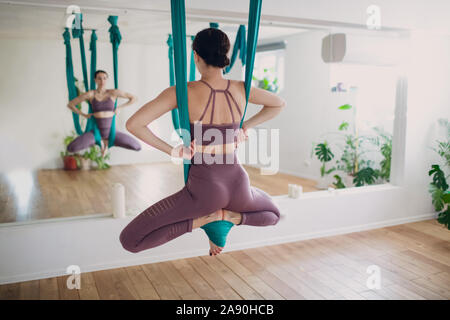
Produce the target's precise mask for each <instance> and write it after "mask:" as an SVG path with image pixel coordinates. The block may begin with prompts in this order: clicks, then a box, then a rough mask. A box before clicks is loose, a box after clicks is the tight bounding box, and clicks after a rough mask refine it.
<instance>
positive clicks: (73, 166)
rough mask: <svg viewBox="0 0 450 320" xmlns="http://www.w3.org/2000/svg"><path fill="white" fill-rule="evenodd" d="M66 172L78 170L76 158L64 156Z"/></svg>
mask: <svg viewBox="0 0 450 320" xmlns="http://www.w3.org/2000/svg"><path fill="white" fill-rule="evenodd" d="M63 161H64V170H77V169H78V166H77V159H76V158H75V156H64V158H63Z"/></svg>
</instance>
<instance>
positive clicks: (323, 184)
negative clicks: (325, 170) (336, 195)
mask: <svg viewBox="0 0 450 320" xmlns="http://www.w3.org/2000/svg"><path fill="white" fill-rule="evenodd" d="M328 180H329V179H328V177H327V176H324V177H320V178H319V181H318V182H317V184H316V186H315V187H316V188H317V189H321V190H327V189H328V185H329V184H330V183H329V181H328Z"/></svg>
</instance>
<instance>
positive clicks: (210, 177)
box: [119, 151, 280, 253]
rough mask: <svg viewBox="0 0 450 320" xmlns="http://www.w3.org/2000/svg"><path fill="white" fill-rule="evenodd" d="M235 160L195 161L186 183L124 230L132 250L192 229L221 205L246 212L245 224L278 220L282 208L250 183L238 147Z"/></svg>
mask: <svg viewBox="0 0 450 320" xmlns="http://www.w3.org/2000/svg"><path fill="white" fill-rule="evenodd" d="M233 161H234V162H233V163H225V164H220V163H213V164H206V163H201V164H191V166H190V170H189V175H188V180H187V183H186V185H185V186H184V187H183V188H182V189H181V190H180V191H178V192H175V193H174V194H172V195H170V196H168V197H166V198H164V199H162V200H160V201H158V202H156V203H154V204H153V205H151V206H150V207H148V208H147V209H146V210H144V211H143V212H142V213H140V214H139V215H138V216H136V217H135V218H134V219H133V220H132V221H131V222H130V223H129V224H128V225H127V226H126V227H125V228H124V229H123V230H122V232H121V233H120V237H119V238H120V242H121V244H122V246H123V248H124V249H126V250H128V251H130V252H134V253H136V252H139V251H142V250H146V249H150V248H154V247H156V246H160V245H162V244H164V243H166V242H168V241H170V240H172V239H174V238H177V237H179V236H181V235H183V234H184V233H187V232H192V223H193V220H194V219H196V218H199V217H203V216H206V215H209V214H211V213H213V212H214V211H217V210H219V209H221V208H224V209H227V210H230V211H235V212H239V213H241V214H242V223H241V224H242V225H250V226H269V225H274V224H277V223H278V221H279V219H280V212H279V210H278V208H277V207H276V206H275V204H274V203H273V202H272V200H271V198H270V196H269V195H268V194H267V193H265V192H264V191H262V190H260V189H258V188H256V187H252V186H250V180H249V177H248V174H247V172H246V171H245V170H244V168H243V167H242V166H241V164H240V163H239V159H238V158H237V155H236V151H235V152H234V160H233Z"/></svg>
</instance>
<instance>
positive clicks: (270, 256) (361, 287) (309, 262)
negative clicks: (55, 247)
mask: <svg viewBox="0 0 450 320" xmlns="http://www.w3.org/2000/svg"><path fill="white" fill-rule="evenodd" d="M449 241H450V232H449V231H448V230H447V229H446V228H445V227H443V226H442V225H440V224H438V223H437V221H436V220H427V221H421V222H415V223H409V224H404V225H398V226H392V227H386V228H380V229H375V230H369V231H362V232H354V233H350V234H346V235H339V236H332V237H326V238H319V239H311V240H304V241H298V242H292V243H287V244H281V245H273V246H266V247H262V248H255V249H249V250H242V251H233V252H226V249H225V251H224V252H223V253H222V254H220V255H218V256H215V257H210V256H209V255H206V256H201V257H195V258H189V259H180V260H173V261H166V262H160V263H153V264H146V265H141V266H133V267H126V268H118V269H110V270H105V271H96V272H89V273H83V274H82V276H81V289H79V290H68V289H67V288H66V286H65V283H66V278H67V276H64V277H56V278H49V279H41V280H35V281H27V282H22V283H14V284H7V285H2V286H0V299H2V300H3V299H214V300H218V299H225V300H227V299H288V300H292V299H299V300H300V299H319V300H323V299H339V300H343V299H349V300H356V299H368V300H383V299H387V300H394V299H395V300H404V299H411V300H422V299H434V300H447V299H450V242H449ZM371 265H377V266H378V267H379V268H380V275H381V289H369V288H368V287H367V286H366V281H367V278H368V277H369V276H370V274H369V273H367V268H368V267H369V266H371Z"/></svg>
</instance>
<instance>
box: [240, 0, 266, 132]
mask: <svg viewBox="0 0 450 320" xmlns="http://www.w3.org/2000/svg"><path fill="white" fill-rule="evenodd" d="M261 7H262V0H250V8H249V15H248V35H247V59H246V60H247V61H246V66H245V109H244V113H243V115H242V119H241V123H240V125H239V127H240V128H242V124H243V123H244V117H245V113H246V112H247V105H248V97H249V95H250V88H251V86H252V76H253V67H254V64H255V53H256V44H257V42H258V33H259V21H260V19H261Z"/></svg>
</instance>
